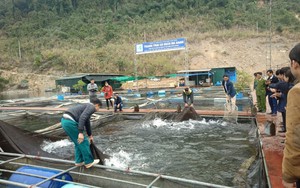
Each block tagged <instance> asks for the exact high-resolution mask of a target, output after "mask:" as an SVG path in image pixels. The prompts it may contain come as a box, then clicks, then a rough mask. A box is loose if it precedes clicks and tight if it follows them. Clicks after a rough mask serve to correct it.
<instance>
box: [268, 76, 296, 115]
mask: <svg viewBox="0 0 300 188" xmlns="http://www.w3.org/2000/svg"><path fill="white" fill-rule="evenodd" d="M293 86H294V84H292V83H287V82H284V81H279V82H278V83H276V84H274V85H273V88H275V89H276V90H277V91H278V92H281V97H280V98H278V104H277V111H278V112H285V111H286V110H285V107H286V104H287V94H288V92H289V90H290V89H291V88H292V87H293Z"/></svg>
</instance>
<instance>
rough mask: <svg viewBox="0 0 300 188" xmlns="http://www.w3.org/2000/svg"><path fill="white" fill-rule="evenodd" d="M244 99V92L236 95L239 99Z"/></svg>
mask: <svg viewBox="0 0 300 188" xmlns="http://www.w3.org/2000/svg"><path fill="white" fill-rule="evenodd" d="M243 97H244V94H243V93H242V92H239V93H237V94H236V98H237V99H241V98H243Z"/></svg>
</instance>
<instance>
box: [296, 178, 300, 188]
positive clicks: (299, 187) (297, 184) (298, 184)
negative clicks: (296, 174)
mask: <svg viewBox="0 0 300 188" xmlns="http://www.w3.org/2000/svg"><path fill="white" fill-rule="evenodd" d="M296 188H300V180H297V181H296Z"/></svg>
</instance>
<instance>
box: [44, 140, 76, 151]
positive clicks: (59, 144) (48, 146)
mask: <svg viewBox="0 0 300 188" xmlns="http://www.w3.org/2000/svg"><path fill="white" fill-rule="evenodd" d="M70 145H72V142H70V141H69V140H68V139H64V140H59V141H56V142H51V141H44V142H43V144H42V145H41V148H42V150H44V151H46V152H48V153H56V152H57V149H59V148H64V147H67V146H70Z"/></svg>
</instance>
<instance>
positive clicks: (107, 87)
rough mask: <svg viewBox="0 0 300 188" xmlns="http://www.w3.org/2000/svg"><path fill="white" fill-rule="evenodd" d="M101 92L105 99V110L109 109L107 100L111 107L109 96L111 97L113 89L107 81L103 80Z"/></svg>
mask: <svg viewBox="0 0 300 188" xmlns="http://www.w3.org/2000/svg"><path fill="white" fill-rule="evenodd" d="M102 92H103V93H104V98H105V100H106V107H107V110H109V104H108V101H109V102H110V106H111V107H112V108H113V103H112V101H111V97H112V95H113V92H114V91H113V89H112V87H111V86H110V85H109V84H108V82H105V85H104V87H103V88H102Z"/></svg>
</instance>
